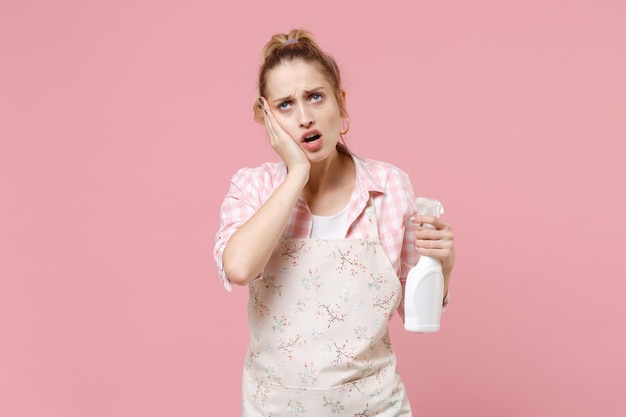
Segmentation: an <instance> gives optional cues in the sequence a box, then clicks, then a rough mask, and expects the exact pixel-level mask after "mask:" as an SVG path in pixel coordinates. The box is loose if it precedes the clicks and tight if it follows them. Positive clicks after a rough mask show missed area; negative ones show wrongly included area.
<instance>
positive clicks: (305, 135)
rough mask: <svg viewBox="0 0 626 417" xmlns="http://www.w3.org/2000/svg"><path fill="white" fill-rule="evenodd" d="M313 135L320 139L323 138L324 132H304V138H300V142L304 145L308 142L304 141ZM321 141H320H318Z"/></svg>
mask: <svg viewBox="0 0 626 417" xmlns="http://www.w3.org/2000/svg"><path fill="white" fill-rule="evenodd" d="M311 135H319V136H320V138H321V137H322V132H320V131H319V130H317V129H311V130H307V131H306V132H304V133H303V134H302V136H300V142H302V143H306V141H305V140H304V138H306V137H307V136H311ZM318 140H319V139H318Z"/></svg>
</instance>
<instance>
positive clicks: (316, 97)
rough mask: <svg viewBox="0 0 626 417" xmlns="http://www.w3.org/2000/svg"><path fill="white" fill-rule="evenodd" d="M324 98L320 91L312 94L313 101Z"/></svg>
mask: <svg viewBox="0 0 626 417" xmlns="http://www.w3.org/2000/svg"><path fill="white" fill-rule="evenodd" d="M323 98H324V96H323V95H321V94H320V93H313V94H311V101H312V102H314V103H315V102H318V101H322V99H323Z"/></svg>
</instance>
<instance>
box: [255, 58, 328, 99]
mask: <svg viewBox="0 0 626 417" xmlns="http://www.w3.org/2000/svg"><path fill="white" fill-rule="evenodd" d="M319 87H326V88H330V83H329V82H328V79H327V78H326V74H325V73H324V72H323V71H322V69H321V66H320V65H319V64H318V63H316V62H306V61H304V60H301V59H298V60H294V61H287V62H283V63H281V64H280V65H278V66H276V67H274V68H273V69H271V70H270V71H268V72H267V75H266V89H267V95H268V96H270V97H283V96H290V95H296V94H299V93H301V92H302V91H303V90H309V91H310V90H312V89H315V88H319Z"/></svg>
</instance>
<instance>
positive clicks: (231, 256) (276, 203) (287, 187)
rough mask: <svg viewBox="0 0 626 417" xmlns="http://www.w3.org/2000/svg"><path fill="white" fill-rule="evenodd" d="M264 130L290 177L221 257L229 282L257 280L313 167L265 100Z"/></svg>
mask: <svg viewBox="0 0 626 417" xmlns="http://www.w3.org/2000/svg"><path fill="white" fill-rule="evenodd" d="M259 103H260V104H259V105H260V106H262V107H263V109H264V113H265V118H264V120H265V128H266V129H267V132H268V134H269V137H270V144H271V145H272V148H273V149H274V151H275V152H276V153H277V154H278V156H280V158H281V159H282V160H283V161H284V162H285V164H286V165H287V176H286V178H285V180H284V181H283V182H282V184H280V185H279V186H278V187H277V188H276V190H274V192H273V193H272V195H271V196H270V197H269V198H268V199H267V201H265V202H264V203H263V205H262V206H261V207H260V208H259V210H258V211H257V212H256V213H255V214H254V215H253V216H252V217H251V218H250V219H249V220H248V221H246V222H245V223H244V224H243V225H242V226H241V227H240V228H239V229H238V230H237V231H236V232H235V233H233V235H232V236H231V237H230V240H229V241H228V243H227V245H226V248H225V249H224V253H223V255H222V266H223V268H224V274H225V275H226V278H227V279H228V280H229V281H231V282H233V283H235V284H238V285H246V284H248V283H249V282H250V281H252V280H253V279H255V278H257V277H258V276H259V274H260V273H261V272H263V269H264V268H265V265H266V264H267V262H268V261H269V258H270V256H271V254H272V251H273V250H274V247H275V246H276V243H277V242H278V239H279V238H280V236H281V234H282V232H283V230H284V228H285V225H286V224H287V221H289V217H290V215H291V212H292V211H293V208H294V207H295V205H296V202H297V201H298V198H299V197H300V195H301V194H302V190H303V188H304V186H305V185H306V183H307V181H308V180H309V172H310V167H311V164H310V162H309V160H308V158H307V157H306V155H305V154H304V152H303V151H302V149H300V147H299V146H298V145H297V144H296V142H295V141H294V140H293V139H292V138H291V137H290V136H289V135H288V134H287V132H285V130H284V129H283V128H282V127H281V126H280V124H279V123H278V122H277V121H276V119H275V118H274V115H273V113H272V111H271V109H270V107H269V106H268V105H267V102H266V100H264V99H262V98H260V99H259Z"/></svg>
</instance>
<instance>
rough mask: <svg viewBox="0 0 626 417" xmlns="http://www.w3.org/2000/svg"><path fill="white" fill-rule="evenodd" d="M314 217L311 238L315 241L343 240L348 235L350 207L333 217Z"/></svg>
mask: <svg viewBox="0 0 626 417" xmlns="http://www.w3.org/2000/svg"><path fill="white" fill-rule="evenodd" d="M312 216H313V227H312V228H311V238H313V239H341V238H343V237H345V235H346V228H347V227H348V224H347V223H348V206H346V207H345V208H344V209H343V210H341V211H340V212H339V213H337V214H333V215H332V216H316V215H315V214H313V215H312Z"/></svg>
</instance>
